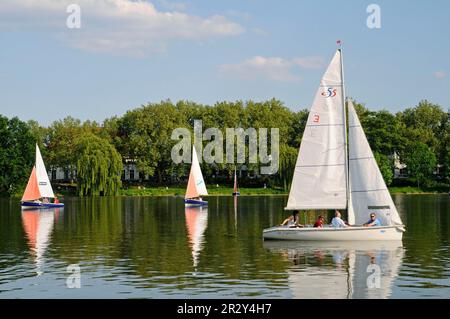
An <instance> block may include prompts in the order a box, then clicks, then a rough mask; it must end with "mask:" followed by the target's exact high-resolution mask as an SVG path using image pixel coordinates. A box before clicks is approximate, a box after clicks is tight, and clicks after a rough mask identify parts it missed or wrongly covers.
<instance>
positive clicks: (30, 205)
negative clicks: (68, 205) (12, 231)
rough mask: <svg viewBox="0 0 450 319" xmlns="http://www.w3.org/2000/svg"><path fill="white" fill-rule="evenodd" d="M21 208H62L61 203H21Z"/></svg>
mask: <svg viewBox="0 0 450 319" xmlns="http://www.w3.org/2000/svg"><path fill="white" fill-rule="evenodd" d="M21 206H22V208H60V207H64V204H63V203H57V204H55V203H36V202H22V203H21Z"/></svg>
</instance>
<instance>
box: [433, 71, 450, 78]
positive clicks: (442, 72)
mask: <svg viewBox="0 0 450 319" xmlns="http://www.w3.org/2000/svg"><path fill="white" fill-rule="evenodd" d="M434 76H435V77H436V78H437V79H443V78H445V77H446V76H447V73H445V72H444V71H437V72H434Z"/></svg>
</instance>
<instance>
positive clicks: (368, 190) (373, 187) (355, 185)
mask: <svg viewBox="0 0 450 319" xmlns="http://www.w3.org/2000/svg"><path fill="white" fill-rule="evenodd" d="M348 126H349V134H348V136H349V170H350V190H351V206H352V211H353V213H352V215H353V214H354V224H356V225H361V224H363V223H365V222H367V220H368V219H369V215H370V213H375V214H376V215H377V218H379V219H380V221H381V223H382V224H383V225H402V221H401V219H400V216H399V214H398V212H397V209H396V207H395V205H394V202H393V201H392V198H391V195H390V194H389V190H388V188H387V187H386V184H385V182H384V180H383V176H382V175H381V172H380V169H379V168H378V165H377V162H376V160H375V158H374V156H373V153H372V150H371V149H370V146H369V142H368V141H367V138H366V135H365V134H364V130H363V128H362V126H361V123H360V122H359V119H358V115H357V114H356V111H355V108H354V106H353V103H352V101H350V100H349V102H348ZM349 206H350V205H349ZM349 215H350V214H349ZM349 217H350V216H349ZM352 217H353V216H352ZM350 219H351V218H349V222H350V223H351V224H353V223H352V222H351V220H350Z"/></svg>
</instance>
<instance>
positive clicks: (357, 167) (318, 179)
mask: <svg viewBox="0 0 450 319" xmlns="http://www.w3.org/2000/svg"><path fill="white" fill-rule="evenodd" d="M342 61H343V59H342V51H341V49H338V50H337V52H336V54H335V55H334V57H333V59H332V61H331V63H330V65H329V66H328V69H327V71H326V72H325V74H324V76H323V78H322V80H321V83H320V86H319V89H318V91H317V93H316V96H315V99H314V103H313V105H312V107H311V110H310V113H309V117H308V121H307V123H306V127H305V131H304V134H303V138H302V142H301V145H300V151H299V155H298V159H297V162H296V166H295V171H294V177H293V180H292V186H291V190H290V193H289V199H288V203H287V207H286V208H285V209H286V210H328V209H333V210H334V209H342V210H347V212H348V222H349V224H350V225H351V226H350V227H345V228H334V227H323V228H313V227H304V228H289V227H281V226H280V227H272V228H268V229H265V230H264V231H263V237H264V239H281V240H284V239H286V240H311V241H314V240H324V241H328V240H336V241H348V240H401V239H402V236H403V232H404V231H405V229H404V225H403V224H402V221H401V219H400V216H399V214H398V212H397V209H396V207H395V205H394V202H393V201H392V198H391V196H390V194H389V191H388V189H387V187H386V184H385V182H384V180H383V177H382V175H381V172H380V170H379V168H378V165H377V163H376V161H375V158H374V156H373V153H372V150H371V149H370V146H369V143H368V141H367V138H366V136H365V134H364V131H363V129H362V127H361V123H360V122H359V119H358V116H357V114H356V111H355V109H354V107H353V103H352V102H351V101H350V100H349V101H348V123H347V114H346V113H347V112H346V108H345V100H346V99H345V88H344V76H343V73H344V72H343V63H342ZM347 128H348V145H347ZM347 146H348V147H347ZM372 213H375V214H376V217H377V218H378V219H379V220H380V221H381V224H382V226H376V227H363V224H364V223H365V222H366V221H367V220H368V219H369V215H370V214H372Z"/></svg>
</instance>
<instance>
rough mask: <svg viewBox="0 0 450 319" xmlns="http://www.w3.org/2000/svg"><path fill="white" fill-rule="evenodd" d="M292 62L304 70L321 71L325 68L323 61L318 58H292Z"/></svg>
mask: <svg viewBox="0 0 450 319" xmlns="http://www.w3.org/2000/svg"><path fill="white" fill-rule="evenodd" d="M293 62H294V63H295V64H297V65H298V66H300V67H302V68H304V69H321V68H323V67H325V60H324V59H323V58H322V57H318V56H312V57H304V58H294V59H293Z"/></svg>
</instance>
